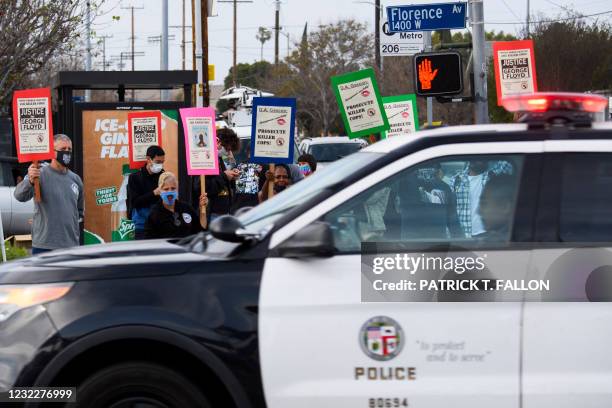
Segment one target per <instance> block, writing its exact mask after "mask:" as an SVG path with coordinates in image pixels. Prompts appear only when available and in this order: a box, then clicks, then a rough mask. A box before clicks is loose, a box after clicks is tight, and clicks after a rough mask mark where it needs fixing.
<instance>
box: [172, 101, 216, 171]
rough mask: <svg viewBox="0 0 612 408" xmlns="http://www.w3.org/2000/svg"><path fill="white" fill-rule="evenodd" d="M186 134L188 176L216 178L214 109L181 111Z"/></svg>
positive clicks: (186, 109) (187, 109)
mask: <svg viewBox="0 0 612 408" xmlns="http://www.w3.org/2000/svg"><path fill="white" fill-rule="evenodd" d="M180 113H181V119H182V120H183V131H184V132H183V133H184V134H185V157H186V160H187V174H189V175H190V176H216V175H218V174H219V159H218V153H217V129H216V127H215V110H214V109H213V108H185V109H180Z"/></svg>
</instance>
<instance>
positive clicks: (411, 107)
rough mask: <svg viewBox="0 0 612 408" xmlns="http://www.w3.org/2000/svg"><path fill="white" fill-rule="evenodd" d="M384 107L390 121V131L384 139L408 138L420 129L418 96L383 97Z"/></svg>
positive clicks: (384, 134) (384, 135)
mask: <svg viewBox="0 0 612 408" xmlns="http://www.w3.org/2000/svg"><path fill="white" fill-rule="evenodd" d="M383 106H384V107H385V112H386V113H387V119H388V120H389V128H390V129H389V130H388V131H386V132H383V137H384V138H388V137H394V136H406V135H409V134H411V133H414V132H416V131H417V130H418V129H419V124H418V119H419V118H418V113H417V112H418V111H417V105H416V95H414V94H411V95H399V96H388V97H383Z"/></svg>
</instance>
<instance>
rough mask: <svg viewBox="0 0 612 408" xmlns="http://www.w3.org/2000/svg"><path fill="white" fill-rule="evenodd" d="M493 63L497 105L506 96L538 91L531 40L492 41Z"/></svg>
mask: <svg viewBox="0 0 612 408" xmlns="http://www.w3.org/2000/svg"><path fill="white" fill-rule="evenodd" d="M493 64H494V65H493V66H494V69H495V86H496V88H497V105H498V106H501V100H502V99H504V98H506V97H508V96H512V95H523V94H532V93H534V92H537V91H538V83H537V80H536V69H535V57H534V52H533V41H532V40H521V41H497V42H494V43H493Z"/></svg>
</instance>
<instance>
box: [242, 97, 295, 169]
mask: <svg viewBox="0 0 612 408" xmlns="http://www.w3.org/2000/svg"><path fill="white" fill-rule="evenodd" d="M295 111H296V101H295V99H293V98H254V99H253V128H252V135H251V151H252V154H251V161H252V162H254V163H262V162H263V163H276V164H278V163H290V162H291V161H292V160H293V143H294V141H293V137H294V124H295Z"/></svg>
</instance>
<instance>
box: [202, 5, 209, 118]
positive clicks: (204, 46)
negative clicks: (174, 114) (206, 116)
mask: <svg viewBox="0 0 612 408" xmlns="http://www.w3.org/2000/svg"><path fill="white" fill-rule="evenodd" d="M200 14H201V15H202V103H203V105H204V106H205V107H207V106H209V105H210V90H209V84H208V4H207V2H202V12H201V13H200Z"/></svg>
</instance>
